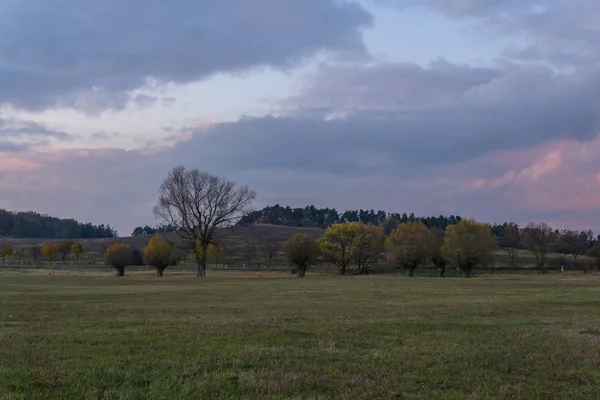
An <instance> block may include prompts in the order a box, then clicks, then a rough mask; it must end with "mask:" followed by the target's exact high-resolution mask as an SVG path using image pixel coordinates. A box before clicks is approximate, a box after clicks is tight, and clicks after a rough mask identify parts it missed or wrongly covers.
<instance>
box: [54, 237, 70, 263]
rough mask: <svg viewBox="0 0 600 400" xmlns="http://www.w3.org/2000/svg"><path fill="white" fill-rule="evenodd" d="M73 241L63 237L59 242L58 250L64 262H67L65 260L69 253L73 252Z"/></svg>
mask: <svg viewBox="0 0 600 400" xmlns="http://www.w3.org/2000/svg"><path fill="white" fill-rule="evenodd" d="M73 243H74V242H73V241H72V240H67V239H63V240H61V241H60V242H59V243H58V247H57V248H58V252H59V253H60V255H61V259H62V262H63V264H64V263H65V260H66V259H67V255H68V254H69V253H70V252H71V247H72V246H73Z"/></svg>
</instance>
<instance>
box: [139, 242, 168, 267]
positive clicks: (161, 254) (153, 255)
mask: <svg viewBox="0 0 600 400" xmlns="http://www.w3.org/2000/svg"><path fill="white" fill-rule="evenodd" d="M172 252H173V248H172V246H171V245H170V244H169V243H168V242H167V241H166V240H164V239H163V238H161V237H160V236H154V237H153V238H152V239H150V241H149V242H148V244H147V245H146V247H144V248H143V249H142V255H143V256H144V262H145V263H146V264H148V265H152V266H153V267H156V268H159V269H164V268H166V267H167V266H168V265H169V263H170V261H171V254H172Z"/></svg>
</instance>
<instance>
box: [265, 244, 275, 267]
mask: <svg viewBox="0 0 600 400" xmlns="http://www.w3.org/2000/svg"><path fill="white" fill-rule="evenodd" d="M278 248H279V245H278V244H277V242H269V243H267V244H265V245H263V246H262V252H263V253H264V255H265V256H266V257H267V260H268V261H267V267H268V268H270V267H271V265H272V264H273V257H274V256H275V253H277V250H278Z"/></svg>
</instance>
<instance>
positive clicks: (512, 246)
mask: <svg viewBox="0 0 600 400" xmlns="http://www.w3.org/2000/svg"><path fill="white" fill-rule="evenodd" d="M520 243H521V229H520V228H519V225H517V224H515V223H514V222H509V223H508V224H506V226H505V227H504V234H503V235H502V236H501V237H500V247H502V248H503V249H504V250H506V252H507V253H508V257H509V258H510V265H511V266H512V267H513V268H515V267H516V266H517V254H518V248H519V244H520Z"/></svg>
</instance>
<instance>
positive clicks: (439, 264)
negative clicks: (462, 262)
mask: <svg viewBox="0 0 600 400" xmlns="http://www.w3.org/2000/svg"><path fill="white" fill-rule="evenodd" d="M445 235H446V232H444V231H443V230H441V229H439V228H433V229H431V236H432V242H431V247H430V248H429V253H428V254H427V255H428V257H429V259H430V260H431V262H432V263H433V265H434V266H435V268H436V270H437V276H438V277H439V278H443V277H444V274H445V273H446V259H445V258H444V257H443V255H442V245H443V243H444V236H445Z"/></svg>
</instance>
